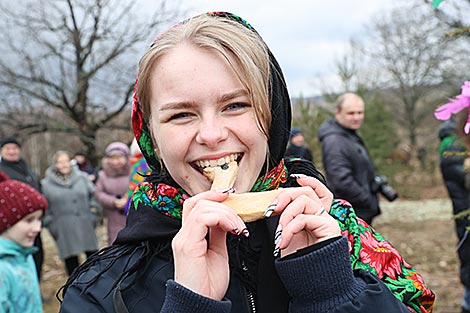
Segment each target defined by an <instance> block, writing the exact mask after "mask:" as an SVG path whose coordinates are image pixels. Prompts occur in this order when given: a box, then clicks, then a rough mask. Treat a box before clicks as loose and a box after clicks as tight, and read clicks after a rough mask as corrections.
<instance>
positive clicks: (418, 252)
mask: <svg viewBox="0 0 470 313" xmlns="http://www.w3.org/2000/svg"><path fill="white" fill-rule="evenodd" d="M443 192H445V191H444V190H443V189H436V190H435V191H434V193H437V194H439V193H440V194H441V195H442V197H443V199H433V200H428V201H409V200H406V201H404V200H397V201H395V202H392V203H388V202H386V200H382V203H383V213H382V215H381V216H379V217H378V218H377V219H376V220H375V221H374V227H375V228H376V229H377V230H378V231H379V232H380V233H382V234H383V235H384V236H385V237H386V238H388V239H389V240H390V241H391V242H392V244H393V245H394V246H395V247H396V248H397V249H398V250H399V251H400V252H401V253H402V255H403V256H404V257H405V259H406V260H407V262H408V263H410V264H412V265H413V266H414V267H415V268H416V269H418V271H419V272H421V273H422V274H423V276H424V279H425V281H426V283H427V284H428V285H429V286H430V287H431V288H432V289H433V290H434V292H435V293H436V295H437V300H436V304H435V309H434V312H437V313H458V312H460V306H459V302H460V297H461V294H462V287H461V285H460V282H459V280H458V260H457V255H456V252H455V245H456V240H457V239H456V236H455V233H454V224H453V221H452V220H451V219H450V216H451V207H450V201H449V200H447V199H446V198H445V196H446V194H445V193H443ZM99 235H100V239H101V240H100V241H101V243H102V245H104V242H105V232H104V227H100V229H99ZM43 241H44V243H45V249H46V259H45V266H44V276H43V282H42V285H41V287H42V292H43V294H44V295H46V296H51V297H53V299H52V300H51V301H50V302H48V303H45V304H44V310H45V313H52V312H58V310H59V303H58V301H57V300H56V299H55V293H56V291H57V289H58V288H59V287H60V286H61V285H62V284H63V283H64V282H65V280H66V275H65V271H64V266H63V263H62V261H61V260H59V259H58V257H57V251H56V249H55V244H54V242H53V241H52V239H51V238H50V236H49V234H48V233H47V230H46V231H44V233H43Z"/></svg>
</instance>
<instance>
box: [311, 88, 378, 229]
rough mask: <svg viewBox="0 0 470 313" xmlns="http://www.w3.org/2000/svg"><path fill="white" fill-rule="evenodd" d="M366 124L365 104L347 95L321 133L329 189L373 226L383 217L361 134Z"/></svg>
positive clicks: (339, 100)
mask: <svg viewBox="0 0 470 313" xmlns="http://www.w3.org/2000/svg"><path fill="white" fill-rule="evenodd" d="M363 122H364V101H363V100H362V98H361V97H359V96H358V95H356V94H354V93H345V94H343V95H341V96H340V97H339V98H338V99H337V101H336V111H335V117H334V118H332V119H330V120H327V121H326V122H324V123H323V124H322V125H321V126H320V128H319V130H318V138H319V140H320V142H321V147H322V160H323V167H324V169H325V174H326V180H327V182H328V186H329V187H330V188H331V190H332V191H333V194H334V195H335V197H336V198H341V199H345V200H347V201H349V202H350V203H351V204H352V206H353V207H354V209H355V211H356V213H357V215H358V216H359V217H360V218H362V219H363V220H364V221H366V222H367V223H368V224H371V223H372V219H373V218H374V217H376V216H377V215H379V214H380V208H379V200H378V197H377V189H378V186H377V184H376V183H375V173H374V167H373V164H372V160H371V159H370V156H369V153H368V151H367V149H366V146H365V144H364V142H363V141H362V138H361V137H360V136H359V134H358V133H357V131H358V130H359V128H361V126H362V124H363Z"/></svg>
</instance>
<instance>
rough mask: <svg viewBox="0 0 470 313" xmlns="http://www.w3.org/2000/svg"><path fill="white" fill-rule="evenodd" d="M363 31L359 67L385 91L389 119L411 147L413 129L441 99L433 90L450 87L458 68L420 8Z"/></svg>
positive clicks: (441, 29) (434, 23)
mask: <svg viewBox="0 0 470 313" xmlns="http://www.w3.org/2000/svg"><path fill="white" fill-rule="evenodd" d="M369 30H370V38H369V39H370V40H369V41H368V42H366V43H365V44H364V45H363V48H362V52H363V56H364V57H365V58H367V62H365V64H367V66H368V67H374V68H375V70H376V71H377V73H380V76H379V77H378V79H377V81H375V83H377V84H378V86H380V87H381V89H382V90H386V93H387V94H386V97H387V98H388V99H389V101H388V103H389V107H390V108H391V110H392V112H393V115H394V116H395V117H396V119H397V121H398V123H399V125H400V126H402V127H403V128H404V129H405V131H406V135H407V137H408V140H409V143H410V144H411V145H412V146H416V145H417V137H418V130H419V127H420V126H422V124H423V123H424V121H426V119H427V117H428V116H431V115H432V114H431V112H432V110H433V109H434V107H435V105H432V104H433V103H435V101H436V98H439V97H441V98H442V93H439V92H438V91H439V88H440V87H443V86H445V85H446V84H448V85H452V82H454V83H455V80H456V73H458V72H459V70H458V67H459V66H461V64H458V61H457V57H456V53H455V51H454V50H453V49H450V48H449V46H448V44H449V43H448V41H446V40H445V39H444V36H443V34H444V33H445V31H446V28H445V27H442V26H439V23H438V21H437V20H436V19H434V18H433V16H432V14H430V13H429V12H426V11H424V10H422V9H421V8H420V7H410V6H408V7H407V8H400V9H396V10H393V11H392V12H390V13H388V14H386V15H383V16H380V17H379V18H377V19H375V20H374V21H373V22H372V23H371V24H370V26H369ZM449 82H450V83H449ZM431 98H432V99H431Z"/></svg>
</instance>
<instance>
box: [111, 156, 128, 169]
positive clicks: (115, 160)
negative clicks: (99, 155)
mask: <svg viewBox="0 0 470 313" xmlns="http://www.w3.org/2000/svg"><path fill="white" fill-rule="evenodd" d="M108 160H109V165H110V166H111V167H112V168H114V169H120V168H122V167H124V166H126V164H127V162H128V160H127V158H126V157H125V156H123V155H119V154H114V155H110V156H108Z"/></svg>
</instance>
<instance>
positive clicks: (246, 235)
mask: <svg viewBox="0 0 470 313" xmlns="http://www.w3.org/2000/svg"><path fill="white" fill-rule="evenodd" d="M241 233H242V235H243V236H245V237H248V236H250V231H249V230H248V228H246V227H245V228H243V230H242V232H241Z"/></svg>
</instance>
